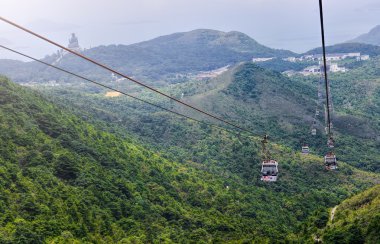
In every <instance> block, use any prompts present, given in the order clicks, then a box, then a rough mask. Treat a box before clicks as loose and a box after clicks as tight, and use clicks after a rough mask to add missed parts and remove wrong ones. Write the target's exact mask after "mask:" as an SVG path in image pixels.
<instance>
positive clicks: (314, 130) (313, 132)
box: [311, 128, 317, 136]
mask: <svg viewBox="0 0 380 244" xmlns="http://www.w3.org/2000/svg"><path fill="white" fill-rule="evenodd" d="M311 134H312V135H313V136H315V135H316V134H317V129H315V128H313V129H311Z"/></svg>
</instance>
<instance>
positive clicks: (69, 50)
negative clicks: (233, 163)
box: [0, 16, 253, 134]
mask: <svg viewBox="0 0 380 244" xmlns="http://www.w3.org/2000/svg"><path fill="white" fill-rule="evenodd" d="M0 20H2V21H4V22H6V23H8V24H10V25H12V26H14V27H16V28H18V29H21V30H23V31H25V32H27V33H29V34H31V35H34V36H36V37H38V38H39V39H42V40H44V41H46V42H49V43H50V44H53V45H54V46H57V47H59V48H61V49H63V50H65V51H67V52H70V53H72V54H74V55H76V56H78V57H80V58H82V59H85V60H87V61H89V62H91V63H93V64H95V65H97V66H99V67H101V68H103V69H106V70H108V71H111V72H113V73H115V74H117V75H119V76H121V77H124V78H126V79H128V80H130V81H132V82H134V83H136V84H138V85H140V86H142V87H145V88H147V89H149V90H151V91H153V92H156V93H158V94H160V95H162V96H164V97H167V98H169V99H171V100H173V101H175V102H177V103H180V104H182V105H184V106H186V107H189V108H191V109H193V110H195V111H197V112H200V113H202V114H204V115H207V116H209V117H211V118H213V119H215V120H218V121H220V122H222V123H225V124H228V125H230V126H232V127H234V128H236V129H239V130H241V131H245V132H248V133H250V134H253V133H252V132H251V131H249V130H247V129H245V128H243V127H241V126H238V125H236V124H234V123H232V122H229V121H227V120H225V119H222V118H220V117H218V116H216V115H213V114H211V113H208V112H206V111H204V110H202V109H200V108H197V107H195V106H193V105H190V104H188V103H185V102H183V101H181V100H179V99H177V98H175V97H172V96H170V95H168V94H166V93H164V92H161V91H159V90H157V89H155V88H153V87H151V86H149V85H146V84H144V83H142V82H140V81H138V80H136V79H134V78H132V77H130V76H127V75H125V74H123V73H120V72H118V71H116V70H114V69H112V68H110V67H108V66H106V65H104V64H101V63H99V62H97V61H95V60H93V59H91V58H89V57H87V56H85V55H83V54H81V53H78V52H75V51H73V50H71V49H69V48H67V47H65V46H62V45H60V44H58V43H56V42H54V41H52V40H50V39H48V38H46V37H44V36H42V35H39V34H37V33H36V32H33V31H31V30H29V29H27V28H25V27H22V26H20V25H18V24H16V23H14V22H12V21H10V20H8V19H5V18H3V17H1V16H0Z"/></svg>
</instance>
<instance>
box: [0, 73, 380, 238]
mask: <svg viewBox="0 0 380 244" xmlns="http://www.w3.org/2000/svg"><path fill="white" fill-rule="evenodd" d="M0 84H1V86H0V94H1V96H0V113H1V116H0V126H1V127H0V128H1V131H2V133H1V141H0V152H1V153H0V155H1V156H0V160H1V171H0V172H1V178H0V180H1V189H0V190H1V196H2V199H1V201H0V206H1V215H0V217H1V218H0V220H1V222H0V223H1V227H0V239H1V240H2V242H4V243H14V242H21V243H31V242H32V243H36V242H37V243H42V242H54V243H64V242H100V243H110V242H111V243H112V242H114V243H116V242H121V243H123V242H126V243H129V242H135V243H139V242H141V243H145V242H194V243H199V242H211V241H213V242H218V241H223V242H227V241H238V242H243V241H248V242H249V241H258V242H264V241H268V242H270V241H271V240H272V241H274V240H289V241H291V240H298V238H299V237H297V235H296V234H295V233H298V232H299V231H301V229H302V228H301V226H302V225H303V223H306V222H307V221H308V219H309V218H310V216H312V215H313V214H314V213H315V211H318V210H320V209H321V208H324V207H332V206H334V205H336V204H338V203H339V202H340V201H342V200H344V199H345V198H347V197H348V196H350V195H351V194H352V193H354V192H359V191H360V190H362V189H364V188H367V187H368V186H370V185H373V184H374V183H376V182H378V181H379V180H380V177H379V176H378V175H376V174H371V173H367V172H364V171H359V170H357V169H355V168H353V167H351V166H349V165H348V164H344V163H341V164H340V171H339V172H326V171H325V170H324V169H323V165H322V159H321V158H320V157H316V156H313V155H310V156H306V157H304V156H301V155H300V154H299V153H297V152H294V151H293V150H292V149H291V148H289V147H287V146H282V145H278V144H272V145H271V148H272V150H273V152H274V155H275V157H276V158H278V160H279V162H281V181H279V182H278V184H275V185H267V184H263V183H262V182H260V181H259V166H260V153H259V151H260V144H259V140H260V138H250V137H246V136H245V135H241V136H236V135H234V134H229V133H227V132H223V131H219V130H217V129H212V128H208V127H205V126H202V125H199V124H194V123H193V122H189V121H185V120H179V119H178V118H175V117H173V116H171V115H168V114H164V113H162V112H161V111H157V110H152V109H151V111H150V113H149V114H150V115H149V117H148V116H146V117H145V119H144V118H143V119H141V121H142V124H141V123H140V128H141V130H142V132H143V133H145V135H146V137H148V135H149V133H152V132H153V131H154V133H156V132H157V130H162V129H164V128H165V130H167V129H170V130H171V131H170V132H171V134H173V135H174V137H177V138H192V137H193V136H197V137H195V138H194V137H193V138H194V139H193V141H192V142H193V143H195V146H196V147H197V148H194V147H192V148H191V150H192V152H193V153H194V157H193V158H191V157H189V155H190V154H188V153H189V151H188V149H186V148H187V146H188V145H189V142H188V141H185V144H183V148H184V149H183V150H178V149H179V147H173V145H171V142H168V143H169V144H167V148H168V150H160V149H162V147H161V148H160V147H158V146H157V144H154V143H153V142H152V141H151V140H146V142H144V141H143V140H140V139H138V138H141V137H136V136H137V135H136V134H128V133H125V132H124V133H123V132H122V130H123V127H122V126H110V125H109V124H108V123H107V120H103V119H100V120H99V118H102V117H99V118H98V117H97V116H94V117H91V116H90V115H89V114H85V113H82V116H81V115H80V114H79V113H78V111H80V110H77V109H75V108H74V105H73V104H72V105H68V104H66V105H65V106H63V105H62V104H61V103H60V102H59V101H58V100H56V102H57V103H58V104H61V105H53V104H52V103H51V102H50V101H48V100H52V97H48V98H44V96H43V95H41V94H40V93H39V92H33V91H30V90H29V89H27V88H22V87H20V86H18V85H16V84H14V83H12V82H11V81H9V80H7V79H6V78H1V83H0ZM227 87H228V86H227ZM228 89H232V90H231V91H232V92H234V89H233V88H227V91H228ZM49 94H51V93H49ZM66 94H70V93H66ZM94 98H96V96H95V97H94ZM248 99H251V97H249V98H248ZM252 99H254V98H252ZM78 101H80V99H78ZM123 103H124V102H123ZM134 106H138V105H136V104H132V108H133V107H134ZM140 106H141V105H140ZM95 108H96V107H95ZM142 108H143V109H147V108H145V107H144V106H143V107H142ZM70 110H71V111H72V112H70ZM74 111H75V112H76V113H77V115H74V114H73V112H74ZM126 111H133V109H132V110H131V108H130V110H126ZM107 114H108V113H107ZM78 116H79V117H78ZM128 117H130V115H129V116H128ZM123 118H125V117H123ZM132 118H133V117H132ZM137 119H139V120H140V118H139V117H135V123H137V122H136V120H137ZM144 121H145V122H152V121H154V124H155V126H156V127H154V128H151V129H152V131H151V132H149V131H148V130H147V129H149V128H150V127H149V126H148V127H146V125H149V124H150V123H148V124H146V123H144ZM168 122H170V125H171V126H170V127H166V126H164V127H161V125H165V123H168ZM124 124H125V125H127V124H128V125H129V126H132V124H131V123H124ZM141 125H144V127H141ZM163 132H164V131H163ZM167 133H168V131H166V133H165V134H167ZM151 138H156V139H157V137H151ZM177 142H178V143H179V142H180V140H177ZM182 143H184V142H183V141H182ZM190 143H191V142H190ZM164 146H165V144H164ZM147 148H148V149H147ZM170 150H173V151H172V152H170ZM220 152H223V153H220ZM181 155H182V156H183V157H182V160H178V159H179V158H180V157H181ZM232 158H233V160H232ZM308 238H309V237H305V239H308Z"/></svg>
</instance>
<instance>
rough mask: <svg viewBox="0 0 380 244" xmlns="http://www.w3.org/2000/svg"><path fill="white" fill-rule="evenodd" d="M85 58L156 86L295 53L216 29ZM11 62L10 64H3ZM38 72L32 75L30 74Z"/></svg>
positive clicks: (93, 72) (25, 76)
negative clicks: (235, 65) (188, 75)
mask: <svg viewBox="0 0 380 244" xmlns="http://www.w3.org/2000/svg"><path fill="white" fill-rule="evenodd" d="M84 54H85V55H87V56H89V57H91V58H94V59H95V60H97V61H100V62H102V63H105V64H107V65H109V66H111V67H113V68H115V69H117V70H119V71H121V72H124V73H126V74H129V75H130V76H135V77H139V78H144V79H147V80H150V81H152V80H155V82H156V84H157V85H158V84H160V83H159V81H162V83H163V84H166V83H167V82H178V77H177V75H176V74H188V73H197V72H200V71H208V70H214V69H217V68H221V67H223V66H226V65H233V64H236V63H238V62H242V61H249V60H252V58H253V57H285V56H294V55H295V54H294V53H292V52H290V51H286V50H277V49H272V48H269V47H266V46H263V45H261V44H259V43H258V42H256V41H255V40H254V39H252V38H250V37H249V36H247V35H245V34H243V33H241V32H237V31H231V32H222V31H216V30H205V29H200V30H193V31H189V32H183V33H175V34H171V35H167V36H162V37H158V38H155V39H153V40H149V41H145V42H141V43H136V44H132V45H109V46H99V47H94V48H91V49H88V50H85V51H84ZM44 61H47V62H49V63H56V64H59V65H60V66H61V67H63V68H67V69H70V70H71V71H74V72H79V73H80V74H83V75H88V76H90V77H92V78H97V79H102V80H107V81H108V80H110V74H109V73H108V72H104V71H102V70H101V69H99V68H98V67H95V66H94V65H93V64H89V63H88V62H86V61H82V60H81V59H79V58H77V57H74V56H73V55H71V54H70V55H65V56H64V57H63V58H62V59H60V57H59V55H58V54H54V55H51V56H48V57H46V58H44ZM2 62H3V63H5V62H6V61H4V60H3V61H2ZM12 64H14V62H13V63H10V64H8V65H5V66H0V73H2V74H5V75H8V76H9V77H11V78H12V79H14V80H15V81H17V82H30V81H36V82H39V81H47V80H57V79H58V80H60V81H66V82H67V81H77V80H75V79H73V78H72V77H69V76H66V75H62V74H61V73H59V72H57V71H54V70H52V69H50V68H46V67H44V66H38V67H37V68H35V67H34V66H35V65H36V63H35V62H28V63H24V64H23V65H21V64H19V63H18V64H16V65H14V66H12ZM31 70H32V71H33V72H34V73H33V72H30V71H31Z"/></svg>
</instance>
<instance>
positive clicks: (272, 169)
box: [261, 160, 278, 181]
mask: <svg viewBox="0 0 380 244" xmlns="http://www.w3.org/2000/svg"><path fill="white" fill-rule="evenodd" d="M277 176H278V163H277V162H276V161H275V160H266V161H263V164H262V167H261V180H262V181H277Z"/></svg>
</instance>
